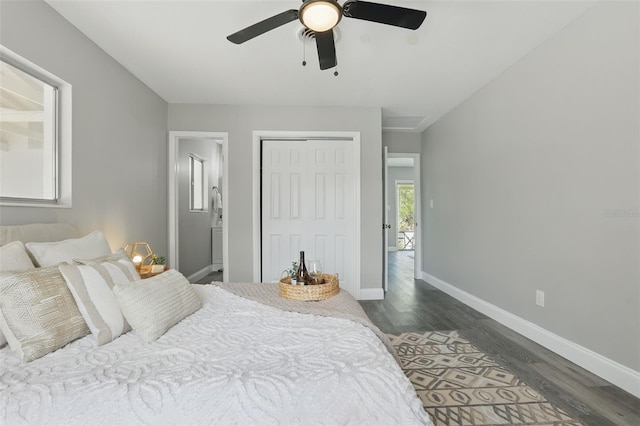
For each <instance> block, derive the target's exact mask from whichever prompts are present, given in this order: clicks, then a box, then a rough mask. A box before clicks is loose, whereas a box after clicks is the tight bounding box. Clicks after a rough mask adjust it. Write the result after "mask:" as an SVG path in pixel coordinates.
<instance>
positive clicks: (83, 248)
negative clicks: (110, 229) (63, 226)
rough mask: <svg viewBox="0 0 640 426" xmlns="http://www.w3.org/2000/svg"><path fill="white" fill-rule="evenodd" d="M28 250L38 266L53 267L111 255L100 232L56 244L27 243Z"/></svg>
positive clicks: (107, 244)
mask: <svg viewBox="0 0 640 426" xmlns="http://www.w3.org/2000/svg"><path fill="white" fill-rule="evenodd" d="M26 246H27V249H28V250H29V251H30V252H31V255H32V256H33V258H34V259H35V261H36V264H37V266H53V265H57V264H58V263H63V262H66V263H71V262H73V259H77V258H82V259H88V258H93V257H100V256H106V255H109V254H111V248H110V247H109V243H107V240H106V239H105V238H104V235H103V234H102V232H100V231H94V232H92V233H90V234H89V235H86V236H84V237H82V238H71V239H69V240H64V241H57V242H54V243H27V244H26Z"/></svg>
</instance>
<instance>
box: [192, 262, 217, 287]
mask: <svg viewBox="0 0 640 426" xmlns="http://www.w3.org/2000/svg"><path fill="white" fill-rule="evenodd" d="M212 272H213V268H212V267H211V265H207V266H205V267H204V268H202V269H200V270H199V271H198V272H195V273H193V274H191V275H189V276H188V277H187V280H188V281H189V282H190V283H193V282H196V281H198V280H199V279H200V278H203V277H206V276H207V275H209V274H210V273H212Z"/></svg>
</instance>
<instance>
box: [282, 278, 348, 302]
mask: <svg viewBox="0 0 640 426" xmlns="http://www.w3.org/2000/svg"><path fill="white" fill-rule="evenodd" d="M322 280H323V281H324V284H315V285H291V278H289V277H285V278H281V279H280V296H282V297H284V298H286V299H292V300H324V299H328V298H330V297H332V296H335V295H336V294H338V293H339V292H340V282H339V281H338V277H337V276H336V275H330V274H322Z"/></svg>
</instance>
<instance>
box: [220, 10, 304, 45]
mask: <svg viewBox="0 0 640 426" xmlns="http://www.w3.org/2000/svg"><path fill="white" fill-rule="evenodd" d="M296 19H298V11H297V10H296V9H290V10H287V11H286V12H282V13H279V14H277V15H275V16H272V17H271V18H267V19H265V20H264V21H260V22H258V23H257V24H253V25H251V26H250V27H247V28H245V29H244V30H240V31H238V32H237V33H234V34H231V35H230V36H229V37H227V40H229V41H230V42H232V43H235V44H241V43H244V42H245V41H248V40H251V39H252V38H254V37H257V36H259V35H261V34H264V33H266V32H267V31H271V30H273V29H275V28H278V27H280V26H282V25H284V24H287V23H289V22H291V21H295V20H296Z"/></svg>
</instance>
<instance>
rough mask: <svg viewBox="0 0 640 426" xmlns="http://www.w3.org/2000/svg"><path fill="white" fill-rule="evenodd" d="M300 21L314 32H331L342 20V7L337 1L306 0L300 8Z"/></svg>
mask: <svg viewBox="0 0 640 426" xmlns="http://www.w3.org/2000/svg"><path fill="white" fill-rule="evenodd" d="M298 19H299V20H300V22H301V23H302V25H304V26H305V27H306V28H308V29H310V30H312V31H315V32H319V33H321V32H324V31H329V30H330V29H332V28H333V27H335V26H336V25H338V23H339V22H340V20H341V19H342V7H341V6H340V5H339V4H338V2H337V1H335V0H306V1H305V2H304V3H303V4H302V6H300V10H299V11H298Z"/></svg>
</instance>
